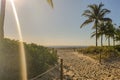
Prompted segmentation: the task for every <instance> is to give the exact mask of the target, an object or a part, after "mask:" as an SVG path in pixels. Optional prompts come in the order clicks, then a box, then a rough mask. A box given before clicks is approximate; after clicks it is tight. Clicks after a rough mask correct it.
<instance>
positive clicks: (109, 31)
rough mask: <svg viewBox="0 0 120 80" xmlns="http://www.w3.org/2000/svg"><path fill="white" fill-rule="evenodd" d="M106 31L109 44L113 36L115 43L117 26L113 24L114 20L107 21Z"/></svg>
mask: <svg viewBox="0 0 120 80" xmlns="http://www.w3.org/2000/svg"><path fill="white" fill-rule="evenodd" d="M106 26H107V27H106V31H105V36H106V38H107V39H108V46H110V38H113V43H114V35H115V28H114V26H113V24H112V22H110V21H109V22H107V24H106Z"/></svg>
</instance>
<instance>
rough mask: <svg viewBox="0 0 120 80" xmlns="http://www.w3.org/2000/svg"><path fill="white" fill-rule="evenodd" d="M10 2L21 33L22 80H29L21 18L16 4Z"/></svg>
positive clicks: (11, 0)
mask: <svg viewBox="0 0 120 80" xmlns="http://www.w3.org/2000/svg"><path fill="white" fill-rule="evenodd" d="M10 2H11V5H12V9H13V13H14V16H15V20H16V24H17V29H18V33H19V38H20V59H21V60H20V62H21V78H22V80H27V66H26V57H25V50H24V44H23V38H22V33H21V28H20V23H19V18H18V15H17V11H16V8H15V4H14V2H13V0H10Z"/></svg>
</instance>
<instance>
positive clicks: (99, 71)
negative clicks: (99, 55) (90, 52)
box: [57, 50, 120, 80]
mask: <svg viewBox="0 0 120 80" xmlns="http://www.w3.org/2000/svg"><path fill="white" fill-rule="evenodd" d="M57 51H58V55H59V57H60V58H62V59H63V60H64V79H65V80H120V62H119V61H115V62H111V63H104V64H102V65H100V64H99V62H97V61H96V60H94V59H92V58H90V57H88V56H85V55H83V54H78V53H77V52H74V51H73V50H57Z"/></svg>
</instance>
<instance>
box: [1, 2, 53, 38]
mask: <svg viewBox="0 0 120 80" xmlns="http://www.w3.org/2000/svg"><path fill="white" fill-rule="evenodd" d="M47 2H48V3H49V5H50V6H51V7H52V8H53V7H54V6H53V2H52V0H47ZM5 8H6V0H1V11H0V12H1V13H0V40H2V39H3V38H4V19H5Z"/></svg>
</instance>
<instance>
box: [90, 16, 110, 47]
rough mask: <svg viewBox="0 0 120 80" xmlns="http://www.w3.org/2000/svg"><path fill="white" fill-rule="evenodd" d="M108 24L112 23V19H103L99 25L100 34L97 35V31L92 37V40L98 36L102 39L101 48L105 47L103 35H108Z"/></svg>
mask: <svg viewBox="0 0 120 80" xmlns="http://www.w3.org/2000/svg"><path fill="white" fill-rule="evenodd" d="M107 22H112V19H110V18H103V19H102V20H101V21H100V22H99V23H98V32H97V34H96V33H95V31H94V32H93V34H92V35H91V38H92V37H94V36H96V35H97V39H99V38H100V37H101V46H103V35H104V34H105V33H106V29H107Z"/></svg>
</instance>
